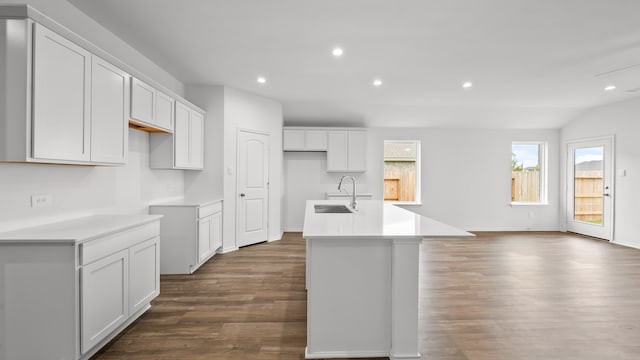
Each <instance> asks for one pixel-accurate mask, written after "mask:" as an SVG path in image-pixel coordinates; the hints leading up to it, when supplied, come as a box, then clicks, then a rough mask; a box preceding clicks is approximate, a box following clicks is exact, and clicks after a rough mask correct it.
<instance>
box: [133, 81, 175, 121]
mask: <svg viewBox="0 0 640 360" xmlns="http://www.w3.org/2000/svg"><path fill="white" fill-rule="evenodd" d="M174 104H175V99H173V98H172V97H170V96H169V95H166V94H164V93H163V92H161V91H159V90H157V89H155V88H154V87H152V86H151V85H149V84H147V83H145V82H143V81H141V80H139V79H135V78H134V79H133V80H132V81H131V122H132V123H133V124H135V125H137V126H138V127H139V128H140V129H141V130H146V131H149V132H166V133H171V132H173V119H174Z"/></svg>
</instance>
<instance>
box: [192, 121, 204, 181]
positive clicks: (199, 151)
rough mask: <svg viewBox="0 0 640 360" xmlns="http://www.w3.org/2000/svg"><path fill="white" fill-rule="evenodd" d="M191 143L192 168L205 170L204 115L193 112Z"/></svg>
mask: <svg viewBox="0 0 640 360" xmlns="http://www.w3.org/2000/svg"><path fill="white" fill-rule="evenodd" d="M189 141H190V147H191V148H190V153H189V154H190V159H189V160H190V163H191V167H193V168H195V169H202V168H204V115H202V114H201V113H199V112H197V111H191V127H190V132H189Z"/></svg>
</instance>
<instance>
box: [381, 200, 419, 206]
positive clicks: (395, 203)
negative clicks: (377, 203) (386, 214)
mask: <svg viewBox="0 0 640 360" xmlns="http://www.w3.org/2000/svg"><path fill="white" fill-rule="evenodd" d="M385 203H387V204H393V205H408V206H422V203H421V202H416V201H385Z"/></svg>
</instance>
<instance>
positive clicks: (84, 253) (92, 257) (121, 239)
mask: <svg viewBox="0 0 640 360" xmlns="http://www.w3.org/2000/svg"><path fill="white" fill-rule="evenodd" d="M159 235H160V222H159V221H154V222H152V223H150V224H145V225H142V226H138V227H136V228H133V229H130V230H127V231H124V232H120V233H117V234H113V235H110V236H107V237H104V238H100V239H97V240H93V241H89V242H87V243H84V244H82V245H81V246H80V265H86V264H89V263H91V262H93V261H96V260H98V259H101V258H103V257H105V256H107V255H109V254H113V253H115V252H118V251H120V250H123V249H126V248H129V247H131V246H133V245H135V244H137V243H140V242H142V241H145V240H148V239H151V238H153V237H156V236H159Z"/></svg>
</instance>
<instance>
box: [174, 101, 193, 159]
mask: <svg viewBox="0 0 640 360" xmlns="http://www.w3.org/2000/svg"><path fill="white" fill-rule="evenodd" d="M190 112H191V110H190V109H189V108H188V107H186V106H184V105H182V104H180V103H176V118H175V129H174V131H173V138H174V141H175V143H174V148H173V151H174V159H175V166H176V167H178V168H185V167H189V158H190V155H189V151H190V150H191V147H190V145H189V136H190V135H189V131H190V130H189V116H190Z"/></svg>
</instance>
